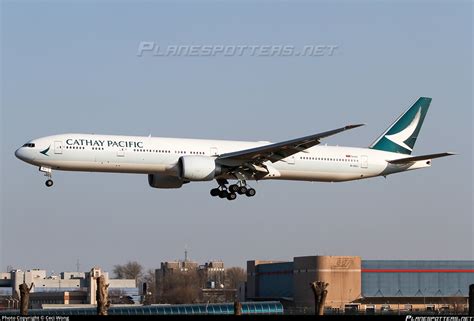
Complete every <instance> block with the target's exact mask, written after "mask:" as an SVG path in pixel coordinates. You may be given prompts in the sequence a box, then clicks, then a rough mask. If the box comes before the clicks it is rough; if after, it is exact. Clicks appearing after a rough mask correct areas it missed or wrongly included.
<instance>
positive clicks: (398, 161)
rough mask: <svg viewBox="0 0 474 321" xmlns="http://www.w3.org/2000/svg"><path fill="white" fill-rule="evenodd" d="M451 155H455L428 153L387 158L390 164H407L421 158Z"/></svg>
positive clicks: (449, 154)
mask: <svg viewBox="0 0 474 321" xmlns="http://www.w3.org/2000/svg"><path fill="white" fill-rule="evenodd" d="M451 155H456V154H455V153H449V152H448V153H438V154H428V155H420V156H414V157H406V158H399V159H393V160H388V161H387V162H389V163H390V164H407V163H413V162H417V161H421V160H428V159H433V158H439V157H445V156H451Z"/></svg>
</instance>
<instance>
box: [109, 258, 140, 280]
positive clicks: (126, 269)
mask: <svg viewBox="0 0 474 321" xmlns="http://www.w3.org/2000/svg"><path fill="white" fill-rule="evenodd" d="M113 272H114V274H115V277H116V278H117V279H135V280H136V281H138V280H139V279H140V278H141V277H142V276H143V266H142V265H141V264H140V263H138V262H137V261H128V262H127V263H125V264H123V265H120V264H117V265H114V269H113Z"/></svg>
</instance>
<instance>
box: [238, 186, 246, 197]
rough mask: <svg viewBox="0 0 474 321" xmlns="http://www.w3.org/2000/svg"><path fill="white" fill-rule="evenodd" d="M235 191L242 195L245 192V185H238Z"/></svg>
mask: <svg viewBox="0 0 474 321" xmlns="http://www.w3.org/2000/svg"><path fill="white" fill-rule="evenodd" d="M237 193H239V194H240V195H243V194H245V193H247V187H245V186H240V187H239V190H238V191H237Z"/></svg>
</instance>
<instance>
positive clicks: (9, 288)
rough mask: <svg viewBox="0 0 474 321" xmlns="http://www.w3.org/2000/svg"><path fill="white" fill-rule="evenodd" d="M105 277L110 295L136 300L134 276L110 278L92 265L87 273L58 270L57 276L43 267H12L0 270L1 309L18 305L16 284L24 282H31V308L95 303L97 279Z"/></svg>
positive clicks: (131, 300) (137, 296) (17, 287)
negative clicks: (4, 271)
mask: <svg viewBox="0 0 474 321" xmlns="http://www.w3.org/2000/svg"><path fill="white" fill-rule="evenodd" d="M101 275H104V276H105V279H106V283H107V284H110V285H109V296H110V297H111V299H113V295H114V294H117V295H118V296H121V297H127V298H129V301H130V302H131V303H138V302H139V301H140V296H139V294H138V287H137V285H136V281H135V280H133V279H111V278H109V274H108V272H103V271H102V270H101V269H100V268H98V267H94V268H92V269H91V270H90V271H89V272H61V273H60V274H59V275H54V274H53V275H49V276H48V275H47V272H46V270H41V269H31V270H26V271H22V270H12V271H10V272H7V273H0V287H1V288H3V289H4V290H5V291H2V292H3V295H2V298H0V305H1V306H3V308H6V309H8V308H18V304H19V300H18V298H19V294H20V293H19V286H20V284H22V283H23V282H25V283H26V284H27V285H28V286H30V285H31V284H32V283H33V287H32V288H31V292H30V308H33V309H35V308H42V306H43V305H46V304H67V305H75V304H89V305H94V304H96V281H95V279H96V278H97V277H99V276H101Z"/></svg>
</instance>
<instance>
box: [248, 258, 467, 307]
mask: <svg viewBox="0 0 474 321" xmlns="http://www.w3.org/2000/svg"><path fill="white" fill-rule="evenodd" d="M315 281H324V282H327V283H329V286H328V288H327V290H328V294H327V298H326V303H325V310H326V313H342V312H344V311H346V312H347V310H350V311H361V312H365V313H379V312H384V311H387V312H390V311H394V312H395V311H397V312H398V311H425V310H428V311H429V310H432V311H437V312H441V311H450V312H463V311H467V302H468V296H469V285H470V284H474V261H431V260H429V261H428V260H361V258H360V257H357V256H305V257H295V258H294V259H293V261H291V262H277V261H258V260H253V261H248V262H247V283H246V288H245V299H246V300H253V301H259V300H279V301H281V302H282V303H283V304H284V305H285V306H286V307H287V308H288V309H289V310H291V309H295V311H298V312H300V313H301V312H303V313H304V312H305V311H306V312H307V313H311V311H312V310H314V295H313V293H312V291H311V288H310V283H311V282H315Z"/></svg>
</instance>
